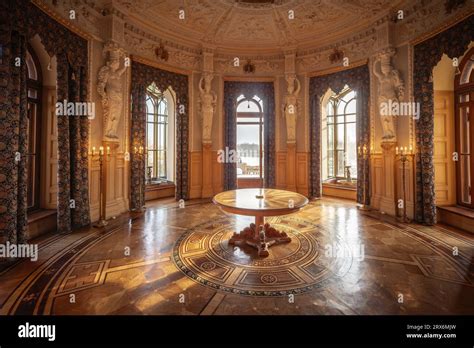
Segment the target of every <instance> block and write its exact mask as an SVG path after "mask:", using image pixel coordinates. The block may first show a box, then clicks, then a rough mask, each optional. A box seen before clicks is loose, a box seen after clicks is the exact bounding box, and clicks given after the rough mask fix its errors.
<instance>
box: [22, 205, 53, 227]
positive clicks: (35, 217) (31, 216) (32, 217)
mask: <svg viewBox="0 0 474 348" xmlns="http://www.w3.org/2000/svg"><path fill="white" fill-rule="evenodd" d="M27 215H28V224H31V223H33V222H36V221H39V220H41V219H44V218H47V217H48V216H51V215H56V210H54V209H38V210H35V211H32V212H31V213H28V214H27Z"/></svg>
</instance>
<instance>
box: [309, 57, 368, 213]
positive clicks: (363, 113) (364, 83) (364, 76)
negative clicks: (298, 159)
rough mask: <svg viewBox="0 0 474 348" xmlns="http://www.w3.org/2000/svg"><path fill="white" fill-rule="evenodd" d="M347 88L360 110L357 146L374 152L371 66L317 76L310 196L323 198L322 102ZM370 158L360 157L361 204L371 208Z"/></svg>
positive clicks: (313, 94)
mask: <svg viewBox="0 0 474 348" xmlns="http://www.w3.org/2000/svg"><path fill="white" fill-rule="evenodd" d="M345 85H348V86H349V88H351V89H352V90H354V91H355V93H356V97H357V104H356V105H357V108H356V127H357V128H356V133H357V134H356V137H357V146H358V147H359V146H360V147H363V146H364V145H365V146H366V147H367V149H369V148H370V112H369V95H370V76H369V69H368V67H367V65H362V66H359V67H356V68H353V69H348V70H343V71H340V72H336V73H333V74H328V75H321V76H314V77H312V78H311V79H310V85H309V96H310V106H311V115H310V168H309V179H310V180H309V183H310V189H309V196H310V197H311V198H318V197H321V99H322V97H323V96H324V94H325V93H326V92H327V91H328V89H331V90H332V91H333V92H334V93H336V94H337V93H340V92H341V91H342V90H343V89H344V87H345ZM369 166H370V155H369V156H367V157H365V158H364V157H362V156H361V155H360V154H359V153H357V202H358V203H360V204H365V205H369V204H370V179H369V175H370V170H369Z"/></svg>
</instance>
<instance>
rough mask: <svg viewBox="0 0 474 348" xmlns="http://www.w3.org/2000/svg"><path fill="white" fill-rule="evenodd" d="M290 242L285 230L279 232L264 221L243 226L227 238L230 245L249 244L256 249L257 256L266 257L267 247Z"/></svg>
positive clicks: (267, 253)
mask: <svg viewBox="0 0 474 348" xmlns="http://www.w3.org/2000/svg"><path fill="white" fill-rule="evenodd" d="M289 242H291V238H290V237H288V235H287V234H286V233H285V232H280V231H278V230H276V229H275V228H273V227H271V226H270V224H268V223H266V224H264V225H260V226H259V228H257V225H256V224H254V223H251V224H250V226H249V227H245V228H244V229H243V230H242V231H240V233H237V232H234V235H233V236H232V238H230V239H229V244H230V245H243V244H246V245H250V246H252V247H254V248H255V249H257V250H258V256H262V257H267V256H268V255H269V251H268V248H269V247H271V246H273V245H277V244H282V243H289Z"/></svg>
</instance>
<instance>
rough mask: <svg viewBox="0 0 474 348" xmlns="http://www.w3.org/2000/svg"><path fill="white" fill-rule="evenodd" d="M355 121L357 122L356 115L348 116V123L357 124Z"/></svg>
mask: <svg viewBox="0 0 474 348" xmlns="http://www.w3.org/2000/svg"><path fill="white" fill-rule="evenodd" d="M355 121H356V115H346V123H348V122H355Z"/></svg>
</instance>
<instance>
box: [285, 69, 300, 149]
mask: <svg viewBox="0 0 474 348" xmlns="http://www.w3.org/2000/svg"><path fill="white" fill-rule="evenodd" d="M286 82H287V91H286V96H285V106H284V110H283V111H284V115H285V119H286V141H287V142H288V143H295V142H296V118H297V116H298V108H297V107H298V95H299V93H300V90H301V84H300V82H299V81H298V79H297V78H296V76H295V75H294V74H289V75H287V76H286Z"/></svg>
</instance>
